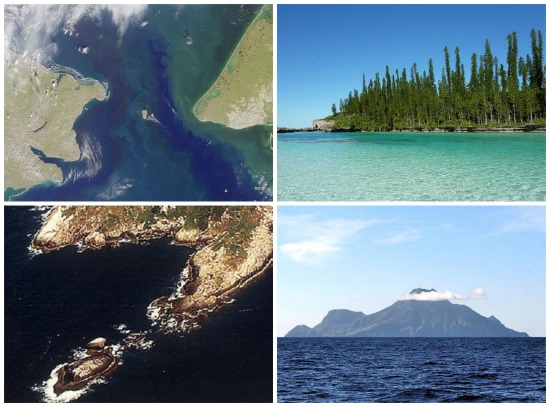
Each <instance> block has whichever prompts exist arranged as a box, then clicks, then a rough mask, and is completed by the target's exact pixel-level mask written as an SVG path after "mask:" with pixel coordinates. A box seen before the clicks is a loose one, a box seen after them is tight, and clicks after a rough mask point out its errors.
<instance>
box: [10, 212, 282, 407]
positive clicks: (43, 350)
mask: <svg viewBox="0 0 550 407" xmlns="http://www.w3.org/2000/svg"><path fill="white" fill-rule="evenodd" d="M4 216H5V217H4V219H5V224H4V229H5V231H6V243H5V244H6V247H8V248H9V250H6V252H5V258H4V287H5V298H4V332H5V334H4V372H5V381H4V401H5V402H40V401H42V402H44V401H45V402H67V401H78V402H271V401H272V400H273V243H272V231H273V229H272V228H273V209H272V207H271V206H55V207H36V206H32V207H29V206H6V207H5V208H4ZM28 367H31V368H28Z"/></svg>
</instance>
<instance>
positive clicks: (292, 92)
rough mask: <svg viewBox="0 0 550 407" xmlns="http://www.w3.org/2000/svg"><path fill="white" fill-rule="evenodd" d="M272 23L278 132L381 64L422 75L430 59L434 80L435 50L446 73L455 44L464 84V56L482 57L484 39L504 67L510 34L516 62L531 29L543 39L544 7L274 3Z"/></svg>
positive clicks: (317, 114)
mask: <svg viewBox="0 0 550 407" xmlns="http://www.w3.org/2000/svg"><path fill="white" fill-rule="evenodd" d="M277 20H278V23H277V49H278V51H277V58H278V61H277V70H278V71H277V81H278V83H277V98H278V106H277V115H278V118H277V121H278V123H277V125H278V126H279V127H311V122H312V120H313V119H318V118H323V117H326V116H328V115H329V114H331V106H332V103H336V105H337V106H338V103H339V100H340V98H342V99H344V98H346V97H347V95H348V93H349V91H350V90H353V89H354V88H356V89H360V87H361V75H362V74H363V73H365V76H366V79H367V83H368V81H369V79H370V78H374V75H375V73H376V72H380V74H381V75H383V74H384V73H385V69H386V65H388V66H389V68H390V73H393V72H395V69H399V71H401V70H402V69H403V68H406V69H407V72H410V68H411V66H412V65H413V63H414V62H416V63H417V66H418V70H419V72H420V73H422V71H423V70H426V71H428V60H429V59H430V58H432V59H433V62H434V72H435V75H436V78H440V77H441V69H442V67H443V61H444V59H443V48H444V47H445V46H447V47H448V48H449V51H450V54H451V65H452V66H453V67H454V49H455V48H456V47H457V46H458V47H459V49H460V57H461V61H462V63H463V64H464V68H465V71H466V75H467V78H469V76H470V58H471V56H472V53H473V52H476V53H477V54H478V55H479V54H482V53H483V52H484V49H485V48H484V47H485V39H486V38H488V39H489V43H490V44H491V50H492V52H493V55H496V56H497V57H498V59H499V63H503V64H505V66H506V50H507V41H506V36H507V35H508V34H509V33H511V32H513V31H516V32H517V33H518V48H519V54H520V55H521V56H524V57H525V55H526V54H530V53H531V45H530V37H529V33H530V31H531V28H535V29H536V30H539V29H540V30H541V31H542V33H543V37H544V38H546V31H545V27H546V20H545V6H544V5H371V4H368V5H336V6H335V5H279V6H278V8H277ZM544 47H546V44H544ZM544 53H545V54H546V50H544Z"/></svg>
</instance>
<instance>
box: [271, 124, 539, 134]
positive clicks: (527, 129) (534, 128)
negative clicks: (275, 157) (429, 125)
mask: <svg viewBox="0 0 550 407" xmlns="http://www.w3.org/2000/svg"><path fill="white" fill-rule="evenodd" d="M284 133H546V126H539V125H532V124H528V125H523V126H513V127H486V128H485V127H472V126H468V127H452V126H446V127H441V128H439V127H436V128H434V129H426V128H423V127H411V128H407V129H401V130H388V131H370V130H361V129H349V128H346V129H332V128H325V129H323V128H313V127H306V128H287V127H280V128H277V134H284Z"/></svg>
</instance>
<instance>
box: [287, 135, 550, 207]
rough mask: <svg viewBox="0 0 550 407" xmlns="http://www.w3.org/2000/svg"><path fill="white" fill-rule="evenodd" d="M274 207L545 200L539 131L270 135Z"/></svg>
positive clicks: (543, 150)
mask: <svg viewBox="0 0 550 407" xmlns="http://www.w3.org/2000/svg"><path fill="white" fill-rule="evenodd" d="M277 157H278V158H277V160H278V168H277V171H278V176H277V190H278V199H279V200H280V201H444V202H451V201H452V202H454V201H505V202H509V201H545V199H546V135H545V134H544V133H288V134H279V135H278V144H277Z"/></svg>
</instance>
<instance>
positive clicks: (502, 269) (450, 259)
mask: <svg viewBox="0 0 550 407" xmlns="http://www.w3.org/2000/svg"><path fill="white" fill-rule="evenodd" d="M277 218H278V221H277V228H278V230H277V239H278V242H277V274H278V275H277V302H278V305H277V335H278V336H284V335H285V334H286V333H287V332H288V331H289V330H290V329H292V328H293V327H294V326H296V325H299V324H305V325H308V326H310V327H313V326H314V325H316V324H317V323H319V322H321V320H322V318H323V317H324V316H325V315H326V314H327V312H328V311H330V310H332V309H350V310H352V311H362V312H364V313H365V314H370V313H373V312H376V311H379V310H381V309H383V308H385V307H387V306H389V305H391V304H393V303H394V302H395V301H396V300H397V299H398V298H399V297H400V296H403V295H406V294H408V293H409V292H410V291H411V290H412V289H413V288H416V287H422V288H427V289H430V288H434V289H436V290H437V291H440V292H445V291H450V292H452V293H454V294H456V295H458V296H462V297H466V299H465V300H452V302H454V303H459V304H464V305H467V306H469V307H470V308H472V309H474V310H475V311H476V312H478V313H480V314H481V315H483V316H486V317H489V316H491V315H494V316H495V317H497V318H498V319H499V320H500V321H501V322H502V323H503V324H504V325H506V326H508V327H509V328H512V329H515V330H518V331H524V332H527V333H528V334H529V335H531V336H545V332H546V314H545V291H546V278H545V270H546V267H545V245H546V243H545V224H546V219H545V208H544V207H541V206H511V207H503V206H496V207H495V206H481V207H477V206H461V207H456V206H439V207H438V206H428V207H427V206H414V207H407V206H386V207H378V206H377V207H373V206H357V207H356V206H344V207H342V206H315V207H308V206H279V207H278V216H277ZM472 298H476V299H472Z"/></svg>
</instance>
